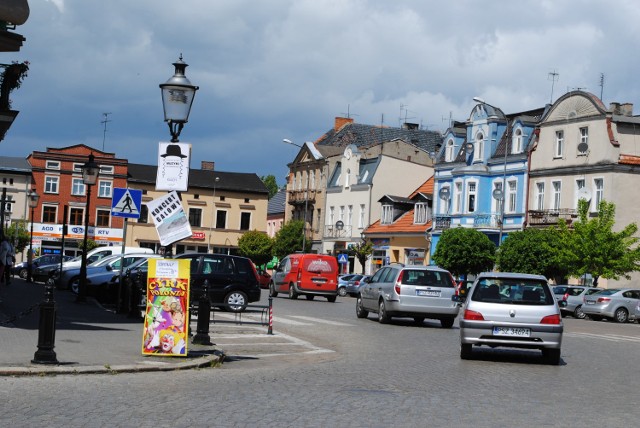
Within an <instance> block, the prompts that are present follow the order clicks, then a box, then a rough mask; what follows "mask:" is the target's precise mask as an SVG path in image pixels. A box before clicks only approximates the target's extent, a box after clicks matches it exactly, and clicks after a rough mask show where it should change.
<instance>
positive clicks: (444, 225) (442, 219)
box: [435, 215, 451, 230]
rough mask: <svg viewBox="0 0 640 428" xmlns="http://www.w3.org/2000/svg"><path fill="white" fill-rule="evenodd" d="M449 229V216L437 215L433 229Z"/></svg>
mask: <svg viewBox="0 0 640 428" xmlns="http://www.w3.org/2000/svg"><path fill="white" fill-rule="evenodd" d="M450 227H451V216H450V215H437V216H435V229H436V230H443V229H449V228H450Z"/></svg>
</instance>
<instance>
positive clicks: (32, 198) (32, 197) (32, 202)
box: [27, 190, 40, 282]
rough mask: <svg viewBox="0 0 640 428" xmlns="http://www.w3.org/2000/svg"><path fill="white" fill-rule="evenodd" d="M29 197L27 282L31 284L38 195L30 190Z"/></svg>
mask: <svg viewBox="0 0 640 428" xmlns="http://www.w3.org/2000/svg"><path fill="white" fill-rule="evenodd" d="M28 196H29V208H31V235H30V236H29V254H27V282H32V278H31V274H32V270H31V269H33V222H34V218H33V211H34V210H35V209H36V207H37V206H38V199H39V198H40V195H38V193H36V191H35V190H32V191H30V192H29V193H28Z"/></svg>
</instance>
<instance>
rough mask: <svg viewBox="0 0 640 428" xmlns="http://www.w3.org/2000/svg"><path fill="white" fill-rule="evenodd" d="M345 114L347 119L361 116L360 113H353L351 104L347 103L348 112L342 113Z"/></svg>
mask: <svg viewBox="0 0 640 428" xmlns="http://www.w3.org/2000/svg"><path fill="white" fill-rule="evenodd" d="M340 114H341V115H343V116H346V118H347V119H351V116H360V115H359V114H355V113H351V104H347V112H346V113H344V112H343V113H340Z"/></svg>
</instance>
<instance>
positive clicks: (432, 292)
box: [356, 264, 459, 328]
mask: <svg viewBox="0 0 640 428" xmlns="http://www.w3.org/2000/svg"><path fill="white" fill-rule="evenodd" d="M454 295H456V283H455V281H454V279H453V277H452V276H451V274H450V273H449V272H448V271H446V270H444V269H440V268H438V267H434V266H404V265H402V264H393V265H389V266H385V267H383V268H382V269H380V270H379V271H377V272H376V273H375V274H374V275H373V276H372V277H371V279H370V280H369V281H366V282H365V283H364V284H363V285H362V286H361V287H360V292H359V294H358V296H357V300H356V316H357V317H358V318H367V317H368V316H369V312H374V313H377V314H378V321H379V322H380V323H381V324H386V323H388V322H390V321H391V319H392V318H393V317H411V318H413V319H414V321H415V322H416V323H422V322H423V321H424V319H425V318H430V319H437V320H440V324H441V325H442V327H444V328H451V327H452V326H453V322H454V320H455V318H456V316H457V315H458V311H459V305H458V303H457V302H454V301H453V300H452V298H453V296H454Z"/></svg>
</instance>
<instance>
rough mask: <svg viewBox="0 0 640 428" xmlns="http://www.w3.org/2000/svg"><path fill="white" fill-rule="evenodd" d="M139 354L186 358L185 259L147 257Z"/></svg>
mask: <svg viewBox="0 0 640 428" xmlns="http://www.w3.org/2000/svg"><path fill="white" fill-rule="evenodd" d="M148 263H149V269H148V272H149V273H148V275H147V278H148V279H147V307H146V311H145V317H144V331H143V334H142V354H143V355H155V356H168V357H186V356H187V343H188V339H189V279H190V278H189V269H190V261H189V260H187V259H184V260H179V259H149V260H148Z"/></svg>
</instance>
